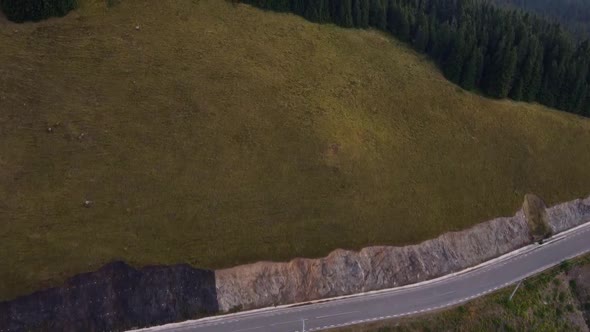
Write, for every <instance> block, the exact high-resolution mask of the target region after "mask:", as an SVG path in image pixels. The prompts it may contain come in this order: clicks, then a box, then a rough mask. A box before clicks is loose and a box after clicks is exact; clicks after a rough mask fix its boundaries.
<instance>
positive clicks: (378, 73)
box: [0, 0, 590, 299]
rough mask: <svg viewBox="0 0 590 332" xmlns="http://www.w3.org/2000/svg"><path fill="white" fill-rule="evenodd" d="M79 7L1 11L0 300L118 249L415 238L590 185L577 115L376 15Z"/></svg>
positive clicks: (188, 256)
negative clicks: (542, 103)
mask: <svg viewBox="0 0 590 332" xmlns="http://www.w3.org/2000/svg"><path fill="white" fill-rule="evenodd" d="M80 3H81V8H80V9H79V10H77V11H75V12H72V13H70V14H69V15H68V16H67V17H65V18H62V19H51V20H49V21H47V22H42V23H38V24H31V23H27V24H25V25H15V24H10V23H6V22H0V216H1V218H0V299H8V298H12V297H14V296H16V295H19V294H23V293H26V292H30V291H32V290H34V289H38V288H40V287H43V286H48V285H53V284H55V283H57V282H59V281H60V280H62V279H63V278H65V277H67V276H70V275H72V274H74V273H79V272H83V271H88V270H92V269H95V268H97V267H98V266H100V265H101V264H103V263H105V262H107V261H110V260H112V259H124V260H127V261H129V262H131V263H133V264H137V265H144V264H171V263H181V262H186V263H190V264H193V265H195V266H199V267H207V268H217V267H224V266H231V265H235V264H239V263H246V262H252V261H256V260H263V259H264V260H270V259H272V260H284V259H288V258H292V257H295V256H307V257H313V256H320V255H324V254H326V253H328V252H329V251H331V250H333V249H335V248H360V247H363V246H367V245H376V244H389V245H403V244H408V243H415V242H418V241H421V240H425V239H427V238H431V237H434V236H436V235H438V234H441V233H443V232H446V231H450V230H457V229H461V228H465V227H468V226H470V225H472V224H475V223H477V222H481V221H484V220H486V219H489V218H491V217H496V216H500V215H511V214H512V213H513V212H514V211H515V210H516V209H518V208H519V207H520V205H521V202H522V198H523V195H524V194H525V193H528V192H534V193H536V194H538V195H540V196H541V197H543V198H544V199H545V200H546V202H547V203H548V204H551V203H555V202H558V201H563V200H569V199H572V198H576V197H580V196H584V195H587V194H588V192H589V191H590V190H589V189H590V177H588V173H587V172H588V165H589V164H590V121H588V120H587V119H582V118H578V117H575V116H572V115H568V114H565V113H562V112H554V111H551V110H549V109H545V108H543V107H539V106H535V105H527V104H517V103H512V102H508V101H493V100H488V99H485V98H482V97H480V96H477V95H474V94H470V93H465V92H462V91H461V90H460V89H458V88H457V87H456V86H454V85H452V84H450V83H448V82H447V81H446V80H444V79H443V77H442V75H441V74H440V73H439V72H438V71H437V70H436V69H435V67H434V66H433V65H432V64H431V63H430V62H428V61H427V60H426V59H424V58H422V57H419V56H418V55H416V54H415V52H413V51H411V50H409V49H408V48H406V47H405V46H403V45H401V44H400V43H398V42H397V41H395V40H392V39H390V38H388V37H386V36H384V35H382V34H380V33H377V32H374V31H358V30H345V29H341V28H337V27H334V26H319V25H316V24H312V23H309V22H306V21H304V20H302V19H301V18H298V17H295V16H291V15H282V14H275V13H268V12H263V11H260V10H257V9H254V8H251V7H248V6H245V5H237V6H233V5H231V4H229V3H226V2H225V1H221V0H200V1H189V0H174V1H147V0H125V1H122V2H121V3H120V4H119V5H117V6H115V7H112V8H110V9H109V8H107V7H106V5H105V1H102V0H100V1H99V0H81V1H80ZM136 26H138V27H139V29H136ZM48 128H52V130H51V132H49V131H48ZM85 200H90V201H92V204H91V206H90V207H84V206H83V202H84V201H85Z"/></svg>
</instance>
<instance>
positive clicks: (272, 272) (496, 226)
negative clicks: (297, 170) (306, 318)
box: [215, 196, 590, 311]
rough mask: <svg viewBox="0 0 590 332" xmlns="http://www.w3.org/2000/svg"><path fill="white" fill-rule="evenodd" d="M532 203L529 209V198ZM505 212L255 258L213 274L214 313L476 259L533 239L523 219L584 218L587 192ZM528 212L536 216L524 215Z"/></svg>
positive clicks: (553, 222)
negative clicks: (434, 229) (389, 243)
mask: <svg viewBox="0 0 590 332" xmlns="http://www.w3.org/2000/svg"><path fill="white" fill-rule="evenodd" d="M533 203H534V210H535V211H534V213H527V215H525V212H524V210H525V208H527V209H528V210H527V212H531V209H530V208H531V204H533ZM524 205H525V208H523V209H521V210H520V211H519V212H517V213H516V215H515V216H514V217H511V218H498V219H493V220H490V221H487V222H484V223H481V224H479V225H476V226H474V227H472V228H470V229H467V230H464V231H460V232H452V233H447V234H444V235H441V236H439V237H438V238H436V239H433V240H428V241H425V242H423V243H421V244H418V245H411V246H406V247H368V248H364V249H362V250H361V251H359V252H356V251H346V250H336V251H334V252H332V253H331V254H330V255H328V256H327V257H325V258H320V259H295V260H292V261H291V262H288V263H271V262H260V263H255V264H250V265H244V266H238V267H234V268H230V269H224V270H218V271H216V272H215V279H216V285H217V299H218V302H219V308H220V310H221V311H228V310H235V309H253V308H260V307H266V306H272V305H277V304H287V303H295V302H302V301H309V300H316V299H321V298H327V297H334V296H341V295H348V294H354V293H358V292H365V291H370V290H376V289H383V288H390V287H396V286H401V285H406V284H411V283H416V282H420V281H424V280H428V279H432V278H436V277H439V276H442V275H445V274H448V273H452V272H457V271H460V270H462V269H465V268H467V267H470V266H473V265H477V264H478V263H482V262H484V261H486V260H489V259H492V258H494V257H497V256H500V255H502V254H505V253H508V252H510V251H512V250H515V249H518V248H520V247H523V246H525V245H527V244H530V243H532V242H533V240H535V238H534V236H533V234H532V232H531V231H530V230H529V227H528V224H529V223H531V224H534V223H539V222H542V223H543V224H544V225H547V224H548V225H549V226H550V227H551V229H552V230H553V232H554V233H557V232H561V231H563V230H566V229H568V228H571V227H574V226H577V225H580V224H581V223H583V222H585V221H590V197H589V198H587V199H585V200H580V199H578V200H575V201H572V202H568V203H564V204H560V205H557V206H554V207H552V208H549V209H546V208H545V205H544V203H542V201H540V199H538V198H536V197H534V196H527V199H525V204H524ZM527 216H528V217H529V218H532V217H535V218H537V219H539V220H527Z"/></svg>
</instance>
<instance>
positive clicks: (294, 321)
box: [270, 319, 301, 326]
mask: <svg viewBox="0 0 590 332" xmlns="http://www.w3.org/2000/svg"><path fill="white" fill-rule="evenodd" d="M291 323H300V324H301V319H298V320H290V321H288V322H280V323H274V324H270V326H275V325H285V324H291Z"/></svg>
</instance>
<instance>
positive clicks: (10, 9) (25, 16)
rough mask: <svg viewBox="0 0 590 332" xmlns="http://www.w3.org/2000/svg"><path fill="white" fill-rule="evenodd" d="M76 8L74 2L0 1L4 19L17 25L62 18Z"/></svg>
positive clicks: (57, 0)
mask: <svg viewBox="0 0 590 332" xmlns="http://www.w3.org/2000/svg"><path fill="white" fill-rule="evenodd" d="M76 6H77V1H76V0H0V7H1V8H2V11H3V12H4V14H5V15H6V17H7V18H8V19H9V20H11V21H13V22H18V23H21V22H25V21H40V20H43V19H46V18H49V17H52V16H64V15H66V14H67V13H69V12H70V11H71V10H72V9H74V8H76Z"/></svg>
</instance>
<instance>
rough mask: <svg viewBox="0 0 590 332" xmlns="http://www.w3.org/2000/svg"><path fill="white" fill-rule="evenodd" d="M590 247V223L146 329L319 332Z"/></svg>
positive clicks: (416, 305)
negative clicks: (395, 277)
mask: <svg viewBox="0 0 590 332" xmlns="http://www.w3.org/2000/svg"><path fill="white" fill-rule="evenodd" d="M589 251H590V224H588V223H587V224H584V225H582V226H579V227H577V228H574V229H572V230H570V231H567V232H564V233H561V234H558V235H556V236H555V237H554V238H553V239H551V240H549V241H547V242H546V243H545V244H542V245H539V244H534V245H531V246H528V247H526V248H523V249H520V250H517V251H516V252H514V253H510V254H507V255H505V256H502V257H500V258H498V259H495V260H493V261H490V262H487V263H484V264H482V265H479V266H478V267H475V268H472V269H468V270H466V271H463V272H459V273H456V274H453V275H450V276H446V277H442V278H439V279H435V280H433V281H427V282H423V283H420V284H416V285H411V286H406V287H401V288H396V289H391V290H386V291H378V292H372V293H365V294H358V295H354V296H350V297H343V298H336V299H329V300H325V301H322V302H316V303H313V304H307V305H295V306H284V307H277V308H270V309H263V310H258V311H251V312H245V313H239V314H233V315H225V316H219V317H212V318H205V319H201V320H196V321H189V322H183V323H178V324H169V325H164V326H159V327H153V328H149V329H144V330H142V331H169V332H181V331H182V332H189V331H190V332H246V331H248V332H265V331H285V332H294V331H298V332H301V331H302V329H303V325H304V324H305V331H319V330H324V329H329V328H333V327H338V326H347V325H353V324H360V323H365V322H371V321H377V320H384V319H391V318H396V317H401V316H408V315H413V314H418V313H423V312H428V311H433V310H437V309H441V308H445V307H450V306H453V305H457V304H460V303H464V302H467V301H469V300H471V299H474V298H476V297H480V296H483V295H485V294H488V293H491V292H493V291H495V290H498V289H500V288H503V287H506V286H509V285H511V284H515V283H517V282H518V281H520V280H522V279H524V278H527V277H529V276H531V275H533V274H536V273H539V272H541V271H543V270H545V269H548V268H550V267H552V266H555V265H557V264H559V263H561V262H562V261H564V260H566V259H569V258H573V257H575V256H579V255H581V254H583V253H586V252H589Z"/></svg>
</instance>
